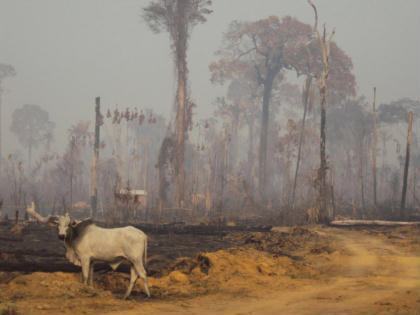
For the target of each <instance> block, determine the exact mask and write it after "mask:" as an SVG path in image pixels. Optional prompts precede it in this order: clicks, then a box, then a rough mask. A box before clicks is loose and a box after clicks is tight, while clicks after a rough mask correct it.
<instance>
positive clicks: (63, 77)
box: [0, 0, 420, 155]
mask: <svg viewBox="0 0 420 315" xmlns="http://www.w3.org/2000/svg"><path fill="white" fill-rule="evenodd" d="M213 2H214V4H213V10H214V12H213V14H212V15H210V16H209V18H208V22H207V23H205V24H203V25H198V26H197V27H196V28H195V29H194V31H193V34H192V37H191V40H190V47H189V52H188V56H189V69H190V87H191V94H192V97H193V99H194V100H195V101H196V103H197V104H198V107H199V108H198V110H197V111H198V113H199V115H200V116H201V117H203V116H209V115H211V114H212V112H213V110H214V106H213V105H212V104H213V100H214V99H215V98H216V97H217V96H221V95H222V93H223V90H222V89H221V88H220V87H217V86H212V84H211V83H210V81H209V78H210V73H209V70H208V65H209V63H210V62H211V61H212V60H214V59H215V56H214V52H215V51H216V50H217V49H218V48H219V47H220V45H221V39H222V35H223V33H224V32H225V31H226V30H227V27H228V24H229V23H230V22H231V21H232V20H243V21H252V20H257V19H261V18H265V17H267V16H270V15H277V16H280V17H281V16H285V15H291V16H293V17H296V18H298V19H300V20H301V21H303V22H306V23H309V24H311V25H312V24H313V12H312V10H311V8H310V7H309V5H308V4H307V2H306V0H228V1H227V0H214V1H213ZM315 2H316V4H317V6H318V10H319V14H320V22H321V23H323V22H326V23H327V27H329V28H332V27H335V28H336V37H335V40H336V41H337V43H338V44H339V46H341V47H342V48H343V49H344V50H345V51H346V52H347V53H348V54H349V55H350V56H351V58H352V59H353V62H354V67H355V69H354V70H355V74H356V79H357V82H358V93H359V94H364V95H366V96H367V97H368V98H369V99H370V98H371V94H372V93H371V90H372V87H373V86H374V85H376V86H377V88H378V101H379V102H388V101H391V100H395V99H398V98H401V97H411V98H414V99H419V98H420V61H419V60H420V59H419V58H420V37H419V34H418V31H419V29H420V1H418V0H404V1H397V0H336V1H331V0H315ZM148 3H149V0H123V1H115V0H89V1H86V0H72V1H66V0H37V1H29V0H0V42H1V45H0V63H8V64H11V65H13V66H14V67H15V69H16V71H17V76H16V77H14V78H12V79H7V80H5V82H4V88H5V93H4V95H3V113H4V115H3V131H4V138H3V139H4V154H5V155H6V154H7V153H10V152H12V151H14V150H16V149H19V148H20V146H19V144H18V143H17V141H16V138H15V137H14V136H13V135H12V134H11V133H10V131H9V130H10V121H11V113H12V112H13V110H14V109H16V108H18V107H20V106H22V105H23V104H38V105H40V106H41V107H43V108H44V109H46V110H47V111H49V113H50V118H51V120H52V121H54V122H55V123H56V125H57V127H56V130H55V145H54V147H55V148H56V149H57V150H62V149H63V148H64V146H65V143H66V141H67V140H66V138H65V136H66V131H67V129H68V128H69V127H70V125H72V124H75V123H76V122H77V121H79V120H92V119H93V108H94V98H95V97H96V96H101V98H102V104H103V108H104V110H103V111H105V110H106V109H107V108H115V105H116V104H118V107H119V108H120V109H122V108H125V107H127V106H131V107H133V106H138V107H143V108H144V107H151V108H154V109H155V110H156V111H157V112H159V113H162V114H165V115H167V117H169V112H170V111H171V109H172V104H173V95H174V92H175V82H174V75H173V74H174V71H173V69H174V68H173V63H172V56H171V53H170V49H169V39H168V34H166V33H162V34H159V35H155V34H153V33H152V32H151V31H150V30H149V28H148V27H147V25H146V24H145V23H144V22H143V20H142V17H141V13H142V10H141V9H142V8H143V7H144V6H146V5H147V4H148Z"/></svg>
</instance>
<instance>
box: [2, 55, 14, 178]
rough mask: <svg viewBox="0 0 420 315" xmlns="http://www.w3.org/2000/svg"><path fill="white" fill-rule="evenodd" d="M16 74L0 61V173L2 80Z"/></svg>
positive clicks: (11, 67) (11, 68) (10, 67)
mask: <svg viewBox="0 0 420 315" xmlns="http://www.w3.org/2000/svg"><path fill="white" fill-rule="evenodd" d="M15 75H16V71H15V68H13V66H11V65H8V64H3V63H0V174H1V160H2V157H3V150H2V136H3V133H2V122H3V118H2V100H3V92H4V90H3V80H4V79H6V78H8V77H13V76H15Z"/></svg>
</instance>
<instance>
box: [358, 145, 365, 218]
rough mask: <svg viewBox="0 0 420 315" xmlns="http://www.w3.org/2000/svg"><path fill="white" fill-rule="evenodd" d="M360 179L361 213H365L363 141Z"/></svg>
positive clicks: (360, 148)
mask: <svg viewBox="0 0 420 315" xmlns="http://www.w3.org/2000/svg"><path fill="white" fill-rule="evenodd" d="M359 151H360V152H359V163H360V165H359V179H360V198H361V213H362V216H363V215H364V213H365V180H364V176H363V139H361V140H360V147H359Z"/></svg>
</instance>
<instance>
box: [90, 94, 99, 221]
mask: <svg viewBox="0 0 420 315" xmlns="http://www.w3.org/2000/svg"><path fill="white" fill-rule="evenodd" d="M100 126H101V99H100V97H97V98H96V99H95V144H94V147H93V158H92V169H91V182H90V206H91V208H92V213H91V215H92V218H95V217H96V211H97V206H98V161H99V141H100V135H99V131H100Z"/></svg>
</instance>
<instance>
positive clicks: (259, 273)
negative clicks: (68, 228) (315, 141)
mask: <svg viewBox="0 0 420 315" xmlns="http://www.w3.org/2000/svg"><path fill="white" fill-rule="evenodd" d="M34 233H35V234H37V233H38V234H39V233H41V234H43V233H45V237H46V235H47V234H48V233H50V232H45V231H43V232H34ZM9 234H10V233H9ZM29 235H31V233H30V232H29V231H26V232H25V231H22V234H21V236H20V237H22V241H17V240H10V239H9V240H5V239H3V240H2V242H3V243H1V244H3V245H0V249H1V250H3V252H2V254H1V255H2V256H1V257H3V258H4V257H6V256H7V255H10V256H8V257H6V259H8V260H9V261H11V262H12V261H13V259H15V258H16V257H13V255H14V254H13V253H9V254H7V253H5V252H4V244H5V243H7V244H11V243H12V242H15V243H14V244H18V243H19V242H20V243H19V244H24V243H25V239H27V238H28V237H29ZM49 235H50V236H51V237H54V240H52V241H51V243H50V244H49V246H48V248H47V249H46V250H48V251H50V252H48V251H47V252H44V253H43V255H44V254H46V253H47V254H48V253H55V254H56V255H58V254H59V253H60V252H59V251H62V250H63V249H62V248H61V249H60V247H57V246H55V245H53V244H54V243H55V242H58V241H57V240H56V239H55V234H49ZM1 237H3V238H4V234H2V235H1ZM48 239H49V238H48ZM27 241H28V242H30V240H29V239H27ZM32 241H33V242H35V243H40V242H41V240H38V241H34V240H33V237H32ZM41 243H42V242H41ZM56 244H59V242H58V243H56ZM38 245H39V244H37V245H33V246H38ZM8 246H9V247H8V248H9V252H13V251H15V252H18V251H19V250H20V252H19V254H20V255H22V257H25V258H26V259H27V261H29V259H32V258H31V257H32V256H34V257H35V253H33V252H31V255H26V254H27V252H25V250H23V251H22V248H21V246H24V245H15V246H14V247H15V248H14V249H11V247H13V246H12V245H8ZM25 246H28V247H25V248H28V249H31V247H30V246H29V245H28V244H27V245H25ZM57 248H59V249H57ZM33 249H34V247H32V250H33ZM149 252H150V256H151V257H150V261H149V263H150V264H149V274H151V277H150V278H149V284H150V286H151V293H152V299H150V300H147V299H145V297H144V295H143V293H142V286H141V284H138V285H137V286H136V288H135V291H134V294H133V296H132V298H131V299H130V300H129V301H122V300H121V299H120V296H121V294H122V293H123V292H124V290H125V288H126V286H127V284H128V275H127V274H125V273H121V272H105V270H102V271H101V272H99V273H97V277H96V281H95V287H94V288H91V287H86V286H84V285H83V284H81V283H80V275H79V273H74V272H47V273H45V272H39V271H37V272H27V271H26V272H23V273H22V272H16V271H14V272H0V310H1V309H3V310H8V312H9V313H10V314H13V312H17V313H18V314H48V315H52V314H114V315H116V314H119V315H120V314H122V315H134V314H158V315H161V314H168V313H171V314H204V315H206V314H208V315H210V314H232V315H233V314H235V315H237V314H273V315H274V314H416V312H418V310H419V309H420V229H419V227H400V228H398V227H385V228H379V227H368V228H366V227H364V228H361V227H358V228H326V227H308V228H301V227H295V228H288V229H284V228H282V229H275V231H273V232H269V233H261V232H235V233H227V234H226V235H224V236H220V235H207V236H204V235H191V234H183V235H176V234H172V235H162V234H159V235H151V240H150V250H149ZM55 257H57V258H58V256H55ZM37 259H38V260H39V261H40V260H42V259H43V258H37ZM49 259H51V258H49ZM2 261H3V262H4V260H2ZM51 261H52V263H53V264H54V261H60V260H59V258H58V259H55V258H54V259H51ZM55 266H59V264H56V265H55ZM152 274H153V275H152ZM0 314H1V313H0ZM5 314H8V313H5Z"/></svg>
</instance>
